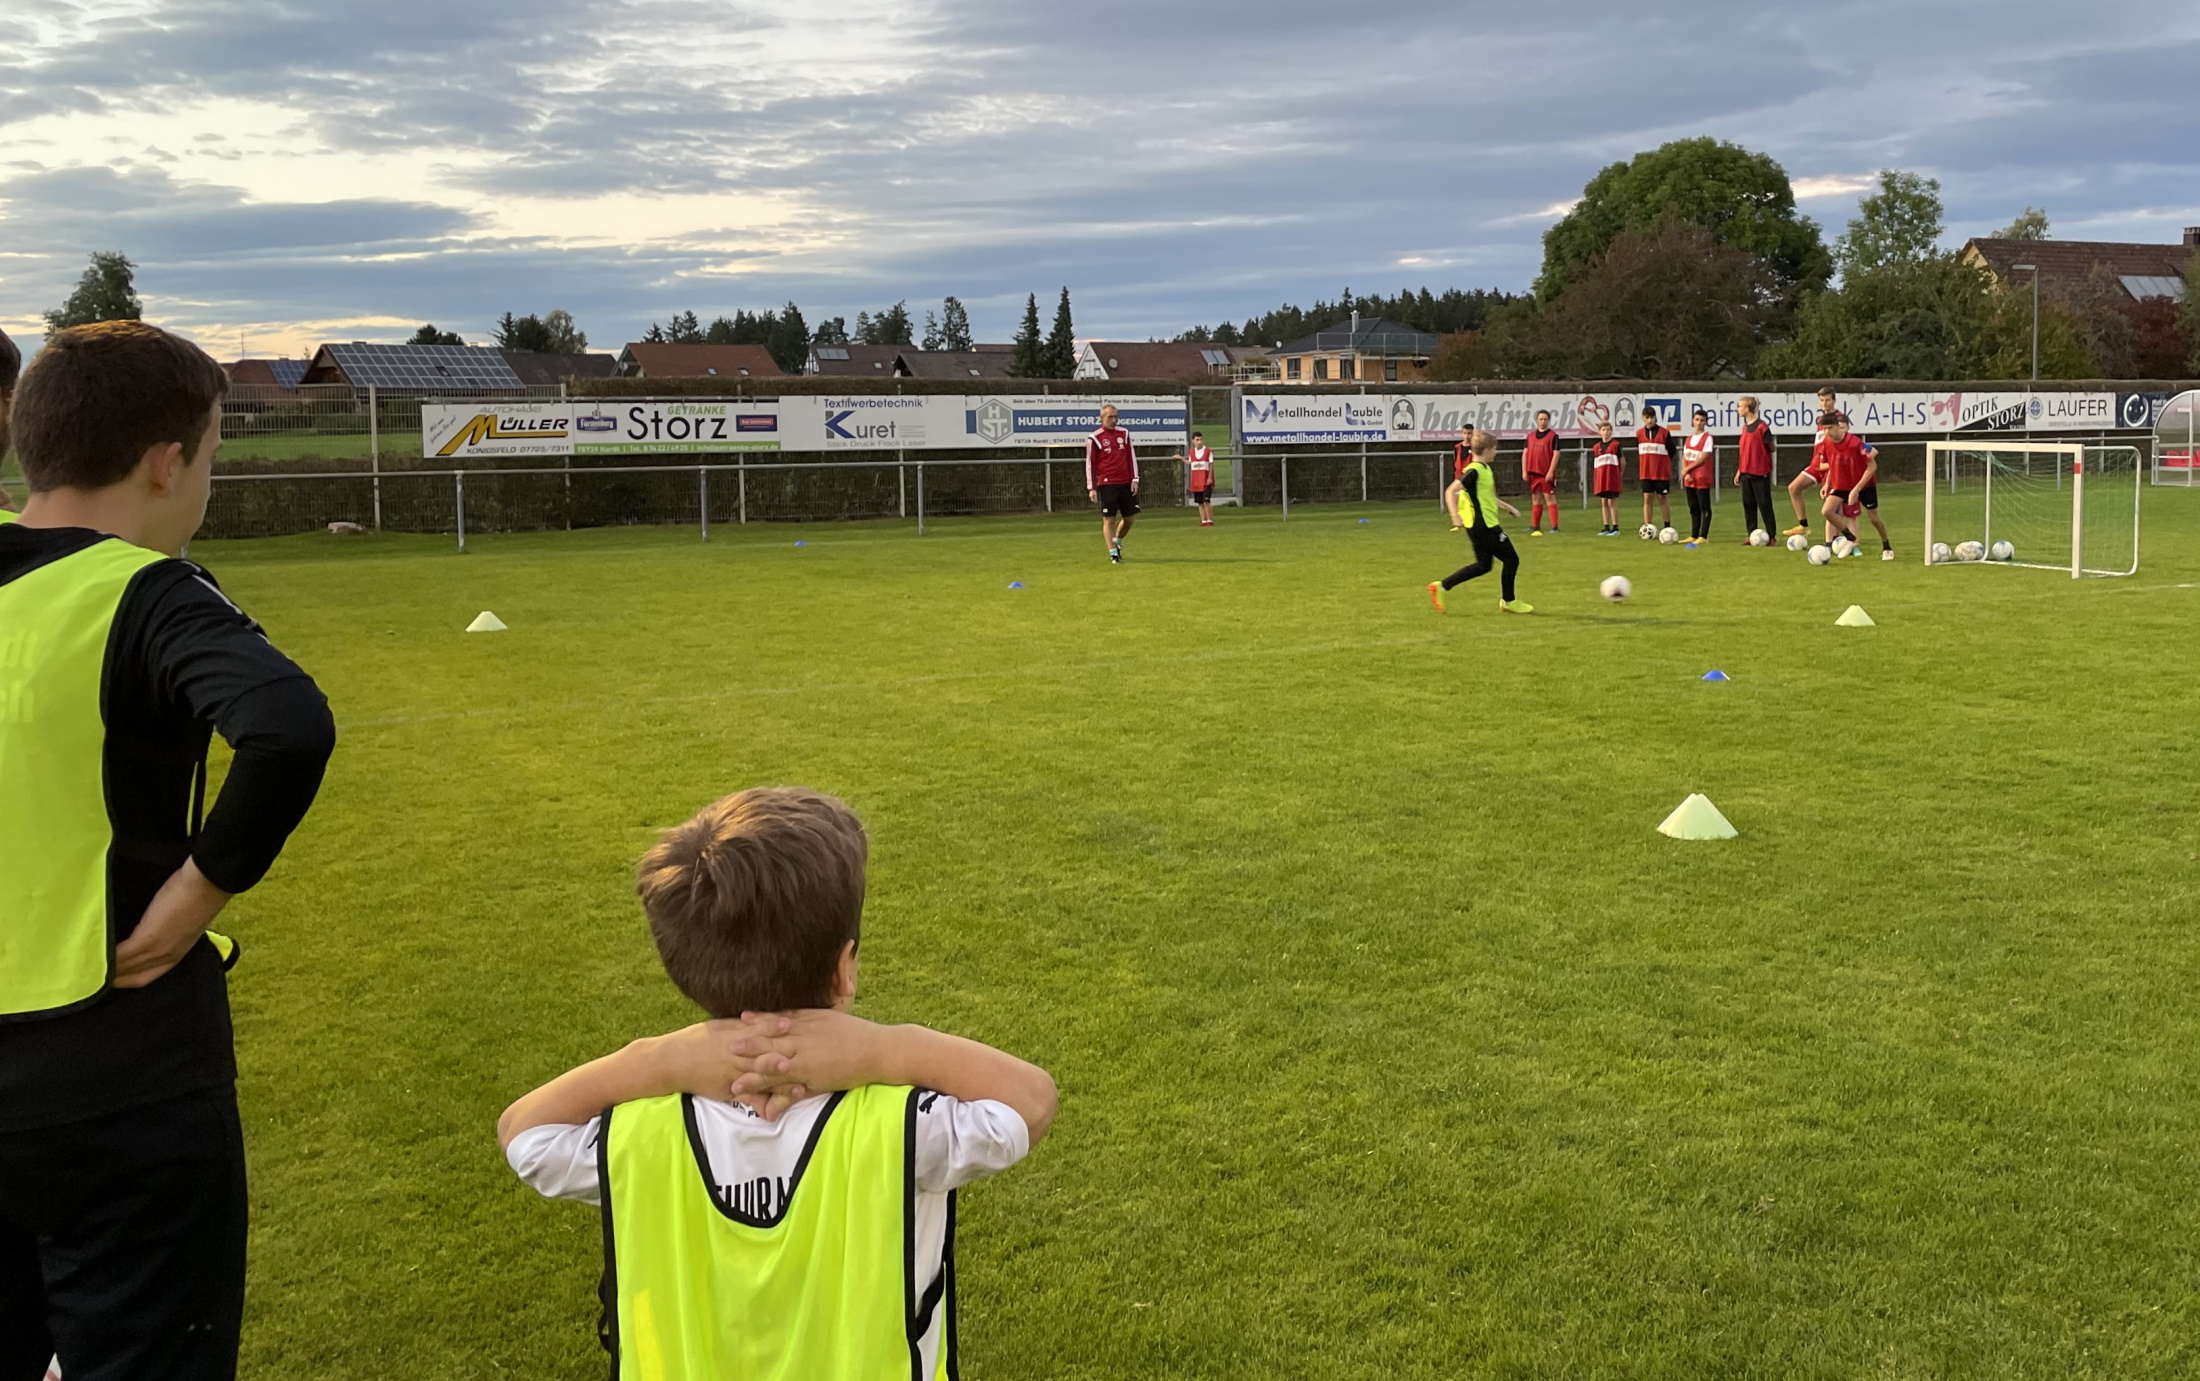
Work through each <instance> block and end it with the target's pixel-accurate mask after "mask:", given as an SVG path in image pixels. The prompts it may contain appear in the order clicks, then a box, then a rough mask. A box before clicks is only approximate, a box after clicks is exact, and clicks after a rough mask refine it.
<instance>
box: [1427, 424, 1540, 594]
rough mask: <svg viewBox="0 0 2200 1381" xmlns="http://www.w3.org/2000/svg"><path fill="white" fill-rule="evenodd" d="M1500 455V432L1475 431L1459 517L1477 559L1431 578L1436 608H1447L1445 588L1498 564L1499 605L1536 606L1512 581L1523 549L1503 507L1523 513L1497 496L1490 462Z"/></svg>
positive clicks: (1516, 514) (1461, 477) (1463, 474)
mask: <svg viewBox="0 0 2200 1381" xmlns="http://www.w3.org/2000/svg"><path fill="white" fill-rule="evenodd" d="M1496 457H1497V436H1496V434H1495V433H1492V432H1476V433H1475V437H1474V459H1473V460H1471V461H1469V462H1467V467H1466V469H1464V470H1462V471H1461V472H1460V474H1459V518H1460V520H1461V521H1462V522H1464V523H1465V524H1466V526H1467V540H1468V541H1470V542H1472V543H1474V561H1473V563H1472V564H1471V565H1466V566H1461V567H1460V568H1459V569H1458V570H1456V571H1453V572H1452V573H1451V574H1450V575H1447V576H1445V577H1444V578H1443V579H1442V580H1432V581H1430V582H1429V587H1428V598H1429V603H1431V604H1433V605H1435V606H1436V612H1438V613H1439V614H1440V613H1443V612H1444V591H1446V590H1449V589H1451V588H1452V587H1453V586H1455V585H1464V584H1465V583H1466V582H1468V581H1470V580H1472V579H1474V578H1475V577H1476V576H1479V575H1488V574H1489V573H1490V567H1491V566H1493V565H1495V566H1498V567H1500V568H1502V570H1503V574H1502V575H1500V576H1499V577H1498V581H1499V586H1498V588H1499V592H1500V594H1501V596H1502V598H1500V599H1499V601H1498V604H1497V607H1498V608H1499V609H1500V610H1502V611H1504V612H1505V613H1508V614H1532V613H1534V612H1535V606H1534V605H1532V604H1530V603H1528V602H1527V601H1526V600H1523V599H1517V598H1515V597H1514V590H1513V581H1514V579H1515V578H1516V577H1517V576H1518V575H1519V573H1520V553H1519V552H1518V551H1516V550H1514V548H1513V544H1512V539H1511V538H1510V537H1507V536H1506V535H1505V529H1504V528H1503V527H1502V526H1500V525H1499V524H1498V521H1497V514H1498V511H1499V510H1500V509H1502V510H1504V511H1505V512H1507V513H1510V514H1512V515H1513V516H1514V517H1515V518H1517V517H1519V516H1520V510H1519V509H1517V508H1514V507H1513V506H1512V505H1511V504H1509V503H1506V502H1505V501H1504V500H1503V499H1500V498H1498V497H1497V476H1496V474H1495V473H1493V472H1492V471H1491V470H1490V462H1491V461H1492V460H1494V459H1496Z"/></svg>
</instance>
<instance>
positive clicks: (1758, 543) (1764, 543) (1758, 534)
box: [1749, 527, 1772, 547]
mask: <svg viewBox="0 0 2200 1381" xmlns="http://www.w3.org/2000/svg"><path fill="white" fill-rule="evenodd" d="M1749 544H1750V545H1751V546H1753V547H1769V546H1771V545H1772V534H1771V533H1769V532H1767V531H1765V530H1764V529H1763V528H1761V527H1757V528H1751V529H1750V530H1749Z"/></svg>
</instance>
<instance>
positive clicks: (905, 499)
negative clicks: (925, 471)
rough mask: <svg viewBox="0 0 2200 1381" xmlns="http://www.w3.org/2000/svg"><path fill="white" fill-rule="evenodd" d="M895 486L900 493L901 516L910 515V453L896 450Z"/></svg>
mask: <svg viewBox="0 0 2200 1381" xmlns="http://www.w3.org/2000/svg"><path fill="white" fill-rule="evenodd" d="M894 487H895V488H896V489H897V490H898V491H899V493H900V503H901V516H902V517H904V518H906V517H908V516H909V453H908V452H907V451H896V452H894Z"/></svg>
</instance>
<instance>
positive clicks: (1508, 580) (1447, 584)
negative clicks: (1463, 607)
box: [1444, 527, 1520, 604]
mask: <svg viewBox="0 0 2200 1381" xmlns="http://www.w3.org/2000/svg"><path fill="white" fill-rule="evenodd" d="M1467 538H1468V540H1469V541H1471V542H1473V543H1474V564H1473V565H1471V566H1461V567H1460V568H1459V569H1458V570H1456V571H1453V572H1452V573H1451V574H1450V575H1447V576H1445V577H1444V588H1445V589H1447V590H1448V589H1450V588H1452V587H1453V586H1454V585H1463V584H1465V583H1466V582H1467V581H1470V580H1472V579H1474V578H1475V577H1476V576H1478V575H1488V574H1489V573H1490V566H1491V565H1492V564H1493V563H1494V564H1496V565H1498V566H1501V567H1503V568H1504V574H1503V575H1502V576H1500V577H1499V580H1500V582H1501V583H1500V585H1499V588H1500V589H1501V590H1503V592H1504V595H1505V601H1506V603H1508V604H1509V603H1511V602H1512V598H1513V579H1514V577H1516V576H1517V575H1518V574H1519V573H1520V553H1519V552H1517V551H1515V550H1514V549H1513V544H1512V538H1510V537H1507V536H1506V535H1505V529H1503V528H1501V527H1491V528H1479V527H1470V528H1468V529H1467Z"/></svg>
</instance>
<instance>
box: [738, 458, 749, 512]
mask: <svg viewBox="0 0 2200 1381" xmlns="http://www.w3.org/2000/svg"><path fill="white" fill-rule="evenodd" d="M737 466H738V468H737V469H735V471H734V473H735V474H736V475H738V476H740V479H741V522H742V523H743V525H744V526H745V525H746V524H747V523H748V521H749V458H748V457H747V456H742V457H741V458H740V460H739V461H738V462H737Z"/></svg>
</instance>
